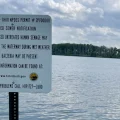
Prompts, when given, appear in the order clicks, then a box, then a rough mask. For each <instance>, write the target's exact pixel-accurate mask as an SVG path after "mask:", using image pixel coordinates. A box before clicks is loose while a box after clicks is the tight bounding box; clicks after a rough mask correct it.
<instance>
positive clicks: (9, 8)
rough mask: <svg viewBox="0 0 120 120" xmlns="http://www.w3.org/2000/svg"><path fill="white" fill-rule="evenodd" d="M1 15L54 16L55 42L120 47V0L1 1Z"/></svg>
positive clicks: (53, 35) (53, 39)
mask: <svg viewBox="0 0 120 120" xmlns="http://www.w3.org/2000/svg"><path fill="white" fill-rule="evenodd" d="M0 14H37V15H50V16H51V18H52V43H78V44H80V43H81V44H93V45H97V46H102V45H104V46H107V47H117V48H120V0H0Z"/></svg>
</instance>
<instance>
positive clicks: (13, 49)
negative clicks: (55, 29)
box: [0, 15, 52, 93]
mask: <svg viewBox="0 0 120 120" xmlns="http://www.w3.org/2000/svg"><path fill="white" fill-rule="evenodd" d="M51 43H52V40H51V18H50V17H49V16H47V15H0V71H1V72H0V91H1V92H41V93H47V92H49V91H50V90H51V57H52V52H51V51H52V46H51Z"/></svg>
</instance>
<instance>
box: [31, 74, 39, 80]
mask: <svg viewBox="0 0 120 120" xmlns="http://www.w3.org/2000/svg"><path fill="white" fill-rule="evenodd" d="M37 79H38V75H37V74H36V73H31V74H30V80H32V81H35V80H37Z"/></svg>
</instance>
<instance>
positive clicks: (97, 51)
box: [52, 43, 120, 58]
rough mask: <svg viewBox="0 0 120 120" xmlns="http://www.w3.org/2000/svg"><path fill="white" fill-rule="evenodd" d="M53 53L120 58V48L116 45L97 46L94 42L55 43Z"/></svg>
mask: <svg viewBox="0 0 120 120" xmlns="http://www.w3.org/2000/svg"><path fill="white" fill-rule="evenodd" d="M52 54H53V55H66V56H85V57H103V58H120V49H118V48H116V47H110V48H108V47H106V46H95V45H92V44H70V43H62V44H53V45H52Z"/></svg>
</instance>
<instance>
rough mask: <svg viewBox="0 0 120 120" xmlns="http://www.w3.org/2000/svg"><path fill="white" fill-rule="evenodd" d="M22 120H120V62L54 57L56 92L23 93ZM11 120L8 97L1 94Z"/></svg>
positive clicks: (2, 111)
mask: <svg viewBox="0 0 120 120" xmlns="http://www.w3.org/2000/svg"><path fill="white" fill-rule="evenodd" d="M19 102H20V108H19V109H20V120H120V60H119V59H105V58H88V57H67V56H53V70H52V91H51V92H50V93H49V94H38V93H37V94H32V93H20V101H19ZM0 120H8V93H1V94H0Z"/></svg>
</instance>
